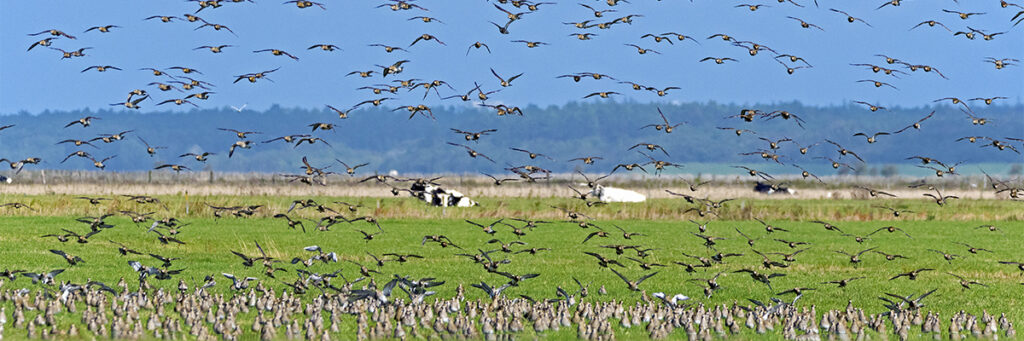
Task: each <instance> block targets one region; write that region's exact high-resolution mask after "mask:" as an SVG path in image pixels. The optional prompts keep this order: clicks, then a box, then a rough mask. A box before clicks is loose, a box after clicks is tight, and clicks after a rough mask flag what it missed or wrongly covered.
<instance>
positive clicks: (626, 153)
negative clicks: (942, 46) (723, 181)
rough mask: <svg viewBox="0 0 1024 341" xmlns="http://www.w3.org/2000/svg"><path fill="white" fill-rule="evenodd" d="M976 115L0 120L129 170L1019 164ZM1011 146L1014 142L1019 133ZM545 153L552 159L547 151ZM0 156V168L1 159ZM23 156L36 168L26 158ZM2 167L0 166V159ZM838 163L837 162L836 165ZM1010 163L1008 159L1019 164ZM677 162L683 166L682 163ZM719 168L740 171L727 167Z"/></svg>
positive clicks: (723, 112) (215, 114)
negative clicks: (152, 151) (775, 144)
mask: <svg viewBox="0 0 1024 341" xmlns="http://www.w3.org/2000/svg"><path fill="white" fill-rule="evenodd" d="M972 106H973V108H972V109H973V115H974V116H975V117H985V118H987V119H988V122H987V123H986V124H985V125H977V124H972V120H971V119H970V118H969V117H968V116H967V115H966V114H965V113H964V112H962V110H960V108H959V107H953V106H950V105H948V104H947V105H938V106H934V107H918V108H899V107H895V108H888V110H879V111H877V112H871V111H869V110H868V109H866V108H865V107H862V106H858V105H847V106H832V107H810V106H804V105H802V104H800V103H797V102H791V103H776V104H770V105H750V106H743V105H736V104H720V103H715V102H707V103H636V102H614V101H595V102H585V103H578V102H573V103H568V104H565V105H561V106H548V107H538V106H533V105H530V106H525V107H522V112H523V115H522V116H518V115H506V116H497V115H496V114H495V112H494V110H493V109H489V108H485V107H480V106H470V105H456V106H447V107H439V108H433V109H432V111H433V114H434V116H435V117H436V120H431V119H429V118H427V117H425V116H420V115H417V116H415V117H413V118H411V119H410V118H409V117H408V112H407V111H405V110H398V111H392V110H391V109H392V108H385V107H383V106H382V107H378V108H368V109H359V110H357V111H353V112H351V113H350V114H349V117H348V118H346V119H340V118H339V117H338V115H337V114H336V113H334V112H333V111H330V110H328V109H326V108H324V109H309V108H284V107H279V106H273V107H271V108H269V109H267V110H264V111H250V110H246V111H242V112H238V111H235V110H232V109H230V108H219V109H196V110H192V111H189V112H152V113H137V112H131V111H124V110H108V109H104V110H81V111H74V112H52V111H46V112H42V113H37V114H29V113H24V112H23V113H17V114H11V115H0V126H4V125H11V124H13V125H14V127H11V128H9V129H6V130H2V131H0V158H6V159H8V160H14V161H17V160H21V159H24V158H27V157H40V158H42V159H43V162H42V163H41V164H39V165H35V166H34V168H35V169H94V168H93V164H92V162H91V161H89V160H87V159H83V158H80V157H74V156H73V157H71V158H69V159H68V160H67V161H66V162H63V163H61V161H62V160H63V159H64V158H65V157H66V156H68V155H69V154H71V153H74V152H75V151H78V150H82V151H85V152H87V153H88V154H89V155H92V156H93V157H94V158H95V159H97V160H100V159H103V158H106V157H109V156H113V155H116V156H117V157H116V158H114V159H111V160H109V161H107V162H106V164H105V166H106V170H110V171H138V170H147V169H153V168H154V167H155V166H158V165H161V164H181V165H185V166H187V167H189V168H190V169H191V170H204V169H205V170H216V171H231V172H281V173H294V172H299V171H301V169H300V168H299V167H300V166H301V165H302V164H301V161H300V160H301V159H302V158H303V157H304V156H305V157H308V159H309V160H310V162H311V163H313V164H314V165H315V166H317V167H323V166H327V165H331V164H334V166H332V167H331V170H333V171H344V167H342V166H341V165H340V164H338V163H337V162H335V161H334V160H335V159H338V160H341V161H345V162H346V163H348V164H349V165H355V164H359V163H365V162H368V163H370V165H369V166H366V167H365V168H362V169H360V172H361V173H368V174H372V173H373V172H375V171H378V172H387V171H389V170H392V169H394V170H399V171H401V172H406V173H409V172H412V173H439V172H454V173H476V172H488V173H496V174H497V173H501V172H504V171H503V168H508V167H510V166H520V165H524V164H532V165H536V166H540V167H542V168H545V169H549V170H551V171H554V172H571V171H573V170H575V169H584V170H586V171H587V172H590V173H603V172H609V171H611V170H612V168H613V167H615V165H616V164H618V163H633V162H637V163H644V162H648V161H649V160H650V159H649V158H648V157H647V156H644V155H642V154H641V153H640V152H638V151H642V152H644V153H645V154H647V155H648V156H650V157H651V158H654V159H658V160H663V161H669V162H673V163H678V164H683V165H684V166H685V164H686V163H695V162H698V163H723V164H745V165H753V166H757V165H765V166H766V167H771V168H772V169H776V170H780V171H781V170H785V172H789V173H792V172H799V170H798V169H796V167H792V166H791V165H792V164H797V165H800V166H801V167H805V168H807V169H814V170H816V171H820V172H827V173H826V174H834V173H835V172H836V170H833V169H832V168H831V167H829V166H830V161H828V160H826V159H824V158H832V159H834V160H837V161H840V162H843V163H849V164H850V165H852V166H853V168H854V169H853V170H849V169H847V170H844V172H848V173H849V172H854V173H856V172H862V173H863V172H867V174H878V175H883V176H885V175H894V174H895V172H896V170H895V168H887V167H885V166H884V165H885V164H909V163H913V162H917V161H914V160H907V158H908V157H910V156H915V155H920V156H927V157H932V158H936V159H939V160H942V161H944V162H947V163H955V162H964V163H967V164H974V163H1002V164H1015V163H1016V164H1019V163H1021V162H1022V160H1024V158H1022V156H1021V155H1020V154H1017V153H1015V152H1013V151H1011V150H1009V149H1007V150H1003V151H999V150H997V149H996V148H993V147H981V145H983V144H985V143H987V141H986V140H984V139H981V140H978V141H977V142H975V143H969V142H967V141H959V142H957V141H956V140H957V139H959V138H962V137H968V136H983V137H993V138H997V139H1005V138H1007V137H1015V138H1021V137H1024V136H1022V135H1024V120H1022V119H1021V118H1022V115H1024V114H1022V113H1024V106H1021V105H1016V106H1006V105H992V106H985V105H983V104H980V103H979V104H973V105H972ZM658 108H660V109H661V111H662V112H663V113H664V114H665V116H666V117H667V119H668V120H669V122H670V123H671V124H673V125H674V124H676V123H680V122H685V123H684V124H682V125H680V126H678V127H676V128H675V129H674V130H673V131H672V133H665V132H664V130H661V131H659V130H655V129H654V128H653V127H648V128H641V127H644V126H646V125H649V124H663V123H664V122H663V121H662V118H661V117H660V116H659V115H658ZM742 109H755V110H760V111H763V112H766V113H768V112H772V111H774V110H786V111H788V112H790V113H793V114H796V115H797V116H798V117H800V118H801V119H802V120H803V123H802V127H801V126H800V125H798V124H797V122H796V120H795V119H789V120H786V119H782V118H774V119H771V120H765V119H763V118H755V119H754V120H753V122H745V121H743V120H742V119H741V118H738V117H733V118H725V117H727V116H732V115H737V114H740V113H741V110H742ZM932 111H935V115H934V116H932V117H931V118H930V119H928V120H926V121H924V122H923V123H922V127H921V129H920V130H917V129H914V128H910V129H906V130H904V131H903V132H902V133H899V134H893V135H880V136H878V137H877V142H875V143H867V140H866V138H865V137H861V136H856V137H855V136H853V134H854V133H857V132H863V133H866V134H868V135H873V134H875V133H877V132H894V131H897V130H900V129H902V128H905V127H907V126H909V125H911V124H912V123H914V122H917V121H918V120H919V119H921V118H923V117H925V116H927V115H928V114H929V113H931V112H932ZM85 116H96V117H99V119H96V120H93V122H92V125H91V126H89V127H87V128H83V127H82V126H81V125H72V126H71V127H67V128H65V127H64V126H65V125H66V124H68V123H69V122H71V121H73V120H77V119H79V118H82V117H85ZM316 122H324V123H331V124H334V129H333V130H327V131H323V130H316V131H313V128H312V127H311V124H313V123H316ZM720 127H721V128H741V129H748V130H752V131H754V132H756V134H752V133H745V134H742V135H741V136H737V135H736V134H735V133H734V132H733V131H729V130H722V129H718V128H720ZM217 128H230V129H236V130H240V131H256V132H259V133H260V134H253V135H250V136H247V139H248V140H251V141H253V142H254V143H253V146H252V148H251V149H236V150H235V154H234V155H233V156H232V157H231V158H228V151H229V147H230V146H231V145H232V144H233V143H234V142H235V141H237V140H238V137H237V136H236V135H235V134H234V133H232V132H227V131H221V130H218V129H217ZM451 128H455V129H460V130H464V131H481V130H485V129H497V131H496V132H494V133H491V134H487V135H484V136H482V137H481V138H480V139H479V140H476V141H467V140H466V139H465V138H464V137H463V135H459V134H456V133H454V132H452V131H451V130H450V129H451ZM129 130H130V131H131V132H130V133H128V134H127V135H126V136H127V137H126V138H125V139H123V140H120V141H115V142H112V143H104V142H102V141H100V140H96V141H92V142H91V143H92V145H94V146H95V147H93V146H89V145H83V146H75V145H74V144H72V143H64V144H58V142H59V141H62V140H66V139H78V140H91V139H94V138H96V137H99V136H100V135H99V134H115V133H119V132H122V131H129ZM295 134H310V135H312V136H315V137H320V138H322V139H323V140H325V141H327V142H328V143H329V144H330V145H329V146H328V145H325V144H322V143H319V142H318V143H314V144H312V145H310V144H302V145H300V146H295V143H290V144H289V143H287V142H284V141H280V140H279V141H275V142H270V143H262V142H263V141H267V140H271V139H274V138H277V137H281V136H286V135H295ZM761 137H764V138H767V139H771V140H778V139H782V138H790V139H792V140H794V142H795V143H793V142H783V143H781V144H780V145H779V149H777V150H774V151H772V150H769V144H768V143H767V142H765V141H764V140H761V139H759V138H761ZM139 138H142V139H144V140H145V141H146V142H147V143H148V144H149V145H151V146H154V147H157V146H160V147H167V148H166V149H158V150H157V153H156V155H155V156H150V155H148V154H147V153H146V147H145V145H144V144H143V142H142V141H141V140H140V139H139ZM825 139H830V140H832V141H835V142H837V143H839V144H841V145H842V146H843V147H845V148H847V149H849V150H852V151H855V152H856V153H857V154H858V155H859V156H861V157H862V158H863V159H864V160H865V161H866V162H867V163H866V164H861V163H860V162H859V161H857V160H856V159H854V158H852V157H850V156H845V157H842V158H840V155H839V153H838V152H837V150H838V148H836V147H835V146H833V145H831V144H828V143H824V142H823V141H824V140H825ZM446 142H453V143H458V144H462V145H465V146H468V147H469V148H471V149H473V150H475V151H477V152H479V153H482V154H484V155H486V156H487V157H489V158H491V159H493V160H495V161H496V162H494V163H492V162H490V161H488V160H486V159H484V158H479V157H478V158H471V157H470V156H469V155H468V153H467V150H466V149H465V148H463V147H458V146H452V145H449V144H447V143H446ZM638 143H644V144H648V143H649V144H657V145H659V146H661V147H663V148H664V150H665V152H666V153H663V152H662V151H661V150H654V151H649V150H647V149H646V148H644V147H643V146H641V147H637V148H634V149H632V150H630V147H632V146H634V145H636V144H638ZM1013 145H1014V146H1015V148H1017V149H1018V150H1021V149H1024V145H1022V144H1021V143H1020V142H1014V143H1013ZM798 146H812V147H810V148H809V149H808V153H807V154H806V155H802V154H800V153H799V152H798V148H799V147H798ZM510 148H520V149H525V150H529V151H532V152H536V153H541V154H544V155H545V156H539V157H537V158H536V159H530V158H529V155H527V154H526V153H522V152H517V151H513V150H511V149H510ZM759 150H768V151H770V152H772V153H776V154H779V155H781V157H780V158H779V160H778V161H779V162H781V163H783V164H785V165H780V164H778V163H776V162H774V161H771V160H764V159H762V158H761V157H760V156H758V155H746V156H745V155H740V153H748V152H757V151H759ZM190 152H191V153H202V152H212V153H216V154H215V155H212V156H210V157H209V161H207V162H205V163H201V162H198V161H196V160H195V159H193V158H188V157H179V155H181V154H185V153H190ZM582 156H600V157H602V158H603V160H599V161H597V162H595V164H594V165H590V166H582V163H581V162H578V161H577V162H568V160H569V159H572V158H576V157H582ZM547 157H550V158H551V159H548V158H547ZM5 166H7V164H6V163H5V164H3V165H0V167H5ZM29 167H33V166H29ZM0 169H3V168H0ZM844 169H845V168H844ZM1015 169H1018V172H1019V166H1018V168H1015ZM683 171H685V168H684V169H683ZM722 171H723V172H739V171H738V170H729V169H728V168H727V167H726V168H724V169H723V170H722Z"/></svg>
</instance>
